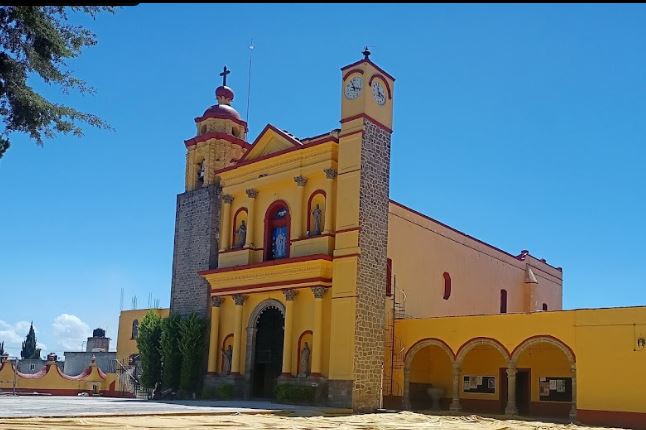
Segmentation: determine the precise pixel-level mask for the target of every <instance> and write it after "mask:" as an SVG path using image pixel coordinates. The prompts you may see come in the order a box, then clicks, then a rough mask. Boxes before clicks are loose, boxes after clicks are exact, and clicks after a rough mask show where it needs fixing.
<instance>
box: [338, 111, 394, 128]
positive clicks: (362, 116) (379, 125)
mask: <svg viewBox="0 0 646 430" xmlns="http://www.w3.org/2000/svg"><path fill="white" fill-rule="evenodd" d="M358 118H364V119H367V120H369V121H371V122H374V123H375V124H376V125H377V126H378V127H379V128H381V129H383V130H386V131H387V132H388V133H392V132H393V131H392V130H391V129H390V128H388V127H386V126H385V125H384V124H382V123H381V122H379V121H377V120H376V119H374V118H373V117H371V116H370V115H368V114H365V113H359V114H357V115H353V116H349V117H347V118H343V119H342V120H341V121H340V123H341V124H343V123H346V122H349V121H352V120H355V119H358Z"/></svg>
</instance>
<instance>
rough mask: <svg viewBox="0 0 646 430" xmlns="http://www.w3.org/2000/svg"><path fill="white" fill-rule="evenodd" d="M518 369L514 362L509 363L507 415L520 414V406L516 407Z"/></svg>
mask: <svg viewBox="0 0 646 430" xmlns="http://www.w3.org/2000/svg"><path fill="white" fill-rule="evenodd" d="M517 373H518V370H517V369H516V365H515V364H514V363H509V364H508V365H507V406H506V407H505V415H518V408H517V407H516V374H517Z"/></svg>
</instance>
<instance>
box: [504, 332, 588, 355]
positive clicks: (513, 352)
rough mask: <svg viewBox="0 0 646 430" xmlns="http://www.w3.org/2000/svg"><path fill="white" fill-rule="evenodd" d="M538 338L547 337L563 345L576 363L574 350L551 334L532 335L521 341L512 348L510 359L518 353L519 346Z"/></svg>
mask: <svg viewBox="0 0 646 430" xmlns="http://www.w3.org/2000/svg"><path fill="white" fill-rule="evenodd" d="M539 337H547V338H550V339H552V340H554V341H556V342H558V343H560V344H561V345H563V346H564V347H565V348H567V350H568V351H570V354H572V357H574V361H576V354H575V353H574V350H573V349H572V348H570V346H569V345H568V344H567V343H565V342H563V341H562V340H561V339H559V338H558V337H556V336H552V335H551V334H537V335H534V336H530V337H528V338H527V339H525V340H523V341H522V342H521V343H519V344H518V346H516V348H514V350H513V351H512V352H511V355H510V357H513V355H514V354H515V353H516V351H518V349H519V348H520V347H521V346H523V344H524V343H525V342H527V341H529V340H532V339H536V338H539Z"/></svg>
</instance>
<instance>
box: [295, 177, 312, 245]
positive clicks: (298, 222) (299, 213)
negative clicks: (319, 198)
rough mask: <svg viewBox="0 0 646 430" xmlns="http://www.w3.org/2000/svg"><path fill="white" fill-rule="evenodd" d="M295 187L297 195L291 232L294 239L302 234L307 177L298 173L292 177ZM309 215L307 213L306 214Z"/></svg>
mask: <svg viewBox="0 0 646 430" xmlns="http://www.w3.org/2000/svg"><path fill="white" fill-rule="evenodd" d="M294 182H296V188H298V193H297V194H298V196H297V198H296V205H295V207H294V215H295V216H294V218H293V226H294V227H293V230H292V234H293V235H294V239H300V238H301V237H302V236H303V199H304V198H305V184H307V178H306V177H305V176H302V175H299V176H295V177H294ZM307 216H309V214H307Z"/></svg>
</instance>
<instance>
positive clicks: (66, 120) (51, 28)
mask: <svg viewBox="0 0 646 430" xmlns="http://www.w3.org/2000/svg"><path fill="white" fill-rule="evenodd" d="M69 11H74V12H80V13H86V14H89V15H90V16H91V17H92V18H94V17H95V16H96V15H97V14H98V13H100V12H103V11H106V12H111V13H114V11H115V8H114V7H107V6H72V7H63V6H0V117H1V118H2V121H3V123H4V124H3V125H4V130H2V132H0V158H1V157H2V155H3V154H4V153H5V152H6V150H7V149H8V148H9V145H10V141H9V135H10V134H11V133H13V132H21V133H26V134H28V135H29V137H30V138H31V139H32V140H34V141H36V143H37V144H39V145H42V144H43V137H45V138H49V139H51V138H52V137H54V136H55V135H56V133H63V134H68V133H72V134H74V135H76V136H82V135H83V131H82V129H81V127H80V124H81V123H85V124H89V125H91V126H94V127H99V128H110V126H108V125H107V124H106V123H105V122H104V121H103V120H101V119H100V118H99V117H97V116H95V115H93V114H90V113H84V112H80V111H78V110H76V109H74V108H72V107H69V106H65V105H63V104H57V103H54V102H51V101H49V100H47V99H46V98H44V97H43V96H42V95H40V94H38V93H37V92H36V91H34V89H33V88H32V87H31V85H30V84H29V83H28V80H29V79H30V78H32V77H39V78H40V79H41V80H42V81H43V82H44V83H46V84H48V85H56V86H58V87H59V88H60V89H61V90H62V92H63V94H69V92H70V90H77V91H79V92H80V93H81V94H91V93H93V92H94V90H93V89H92V88H91V87H89V86H88V85H87V84H86V83H85V82H84V81H82V80H81V79H78V78H76V77H75V76H73V75H72V73H70V71H69V70H68V69H67V64H66V61H67V60H68V59H70V58H75V57H77V56H78V55H79V54H80V53H81V50H82V49H83V48H84V47H86V46H91V45H95V44H96V39H95V35H94V34H93V33H92V32H90V31H89V30H88V29H86V28H85V27H82V26H73V25H70V24H68V23H67V20H68V17H67V12H69Z"/></svg>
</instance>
